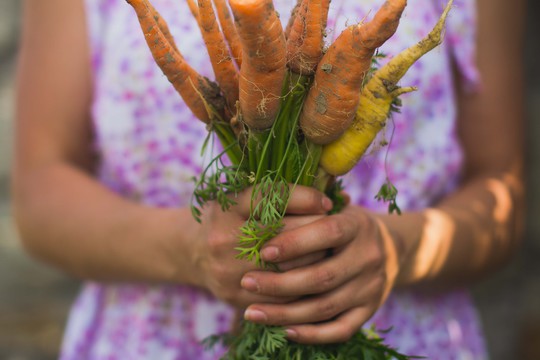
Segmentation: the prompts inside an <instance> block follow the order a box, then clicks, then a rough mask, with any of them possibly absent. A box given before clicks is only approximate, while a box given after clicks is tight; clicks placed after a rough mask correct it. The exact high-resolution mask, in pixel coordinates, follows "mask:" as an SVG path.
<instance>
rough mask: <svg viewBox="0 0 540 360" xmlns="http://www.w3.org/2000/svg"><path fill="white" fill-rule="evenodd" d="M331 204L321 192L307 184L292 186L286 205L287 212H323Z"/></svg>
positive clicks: (300, 213) (298, 213)
mask: <svg viewBox="0 0 540 360" xmlns="http://www.w3.org/2000/svg"><path fill="white" fill-rule="evenodd" d="M332 207H333V204H332V200H330V199H329V198H328V197H327V196H326V195H324V194H323V193H322V192H320V191H318V190H316V189H314V188H312V187H307V186H300V185H297V186H294V187H293V188H292V190H291V198H290V199H289V204H288V206H287V214H296V215H303V214H306V215H307V214H325V213H326V212H328V211H330V210H332Z"/></svg>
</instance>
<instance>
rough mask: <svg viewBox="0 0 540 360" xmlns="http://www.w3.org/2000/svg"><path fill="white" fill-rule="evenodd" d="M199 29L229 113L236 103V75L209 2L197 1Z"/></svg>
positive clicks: (206, 0) (208, 0) (204, 0)
mask: <svg viewBox="0 0 540 360" xmlns="http://www.w3.org/2000/svg"><path fill="white" fill-rule="evenodd" d="M198 4H199V22H198V23H199V27H200V29H201V33H202V36H203V39H204V42H205V44H206V49H207V50H208V55H210V61H211V63H212V68H213V69H214V74H215V75H216V80H217V82H218V84H219V86H220V88H221V90H222V91H223V95H224V96H225V99H226V100H227V105H228V109H229V110H230V112H232V110H233V109H234V106H235V104H236V101H238V74H237V71H236V67H235V66H234V63H233V62H232V59H231V56H230V54H229V49H228V47H227V44H226V43H225V38H224V36H223V34H222V33H221V31H220V29H219V24H218V22H217V19H216V15H215V13H214V8H213V6H212V1H211V0H198Z"/></svg>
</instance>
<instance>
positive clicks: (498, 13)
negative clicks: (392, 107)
mask: <svg viewBox="0 0 540 360" xmlns="http://www.w3.org/2000/svg"><path fill="white" fill-rule="evenodd" d="M478 4H479V14H480V17H479V22H480V23H479V40H480V41H479V48H478V62H479V68H480V71H481V74H482V78H483V87H482V91H481V92H478V93H475V94H465V93H458V94H457V95H458V101H459V118H458V121H459V123H458V124H459V135H460V137H461V141H462V144H463V147H464V151H465V155H466V163H465V178H464V181H463V183H462V184H461V186H460V188H459V189H457V190H456V191H455V192H454V193H453V194H451V195H449V196H448V197H447V198H445V199H443V200H442V201H441V202H440V203H438V204H437V205H436V206H434V207H432V208H429V209H426V210H424V211H421V212H411V213H404V214H403V215H402V216H400V217H398V216H388V215H381V214H374V213H371V212H369V211H368V210H367V209H364V208H361V207H357V206H348V207H347V208H346V209H345V210H344V211H343V212H342V213H340V214H338V215H332V216H324V215H322V214H324V213H325V211H326V210H328V208H329V207H330V205H331V204H329V202H328V199H326V198H325V197H324V196H323V195H322V194H320V193H318V192H317V191H315V190H313V189H308V188H304V187H298V188H296V190H295V191H294V193H293V198H292V200H291V202H290V208H289V216H287V217H286V229H285V231H284V232H283V233H282V234H280V235H279V236H277V237H276V238H275V239H273V240H272V241H271V242H270V243H269V244H268V245H267V246H266V247H265V249H264V251H263V256H264V257H265V259H266V260H268V261H275V262H277V263H278V264H279V266H280V267H281V269H282V270H284V272H282V273H270V272H262V271H258V270H256V269H255V268H254V267H253V266H252V265H251V264H248V263H245V262H241V261H237V260H234V254H235V253H234V251H233V250H232V249H233V247H234V246H235V244H236V233H237V231H238V230H237V229H238V227H239V226H240V225H241V224H242V223H243V221H244V220H245V219H246V218H247V215H248V212H249V194H248V193H243V194H240V195H239V197H238V202H239V204H238V206H236V207H234V208H233V209H232V211H229V212H226V213H223V212H221V210H219V207H218V206H216V205H214V204H211V205H209V206H207V207H206V208H205V209H204V211H203V223H202V225H199V224H197V223H196V222H195V221H194V220H193V219H192V217H191V214H190V213H189V210H188V209H156V208H151V207H146V206H143V205H140V204H137V203H134V202H131V201H129V200H127V199H123V198H121V197H119V196H117V195H115V194H114V193H112V192H111V191H109V190H108V189H106V188H105V187H104V186H103V185H101V184H100V183H99V182H97V181H96V179H95V177H94V175H93V168H94V166H95V161H94V159H93V158H92V155H91V151H90V150H91V129H90V126H91V125H90V116H89V109H90V105H91V93H92V80H91V73H90V63H89V53H88V44H87V38H86V33H85V31H86V30H85V25H84V13H83V7H82V3H81V1H75V0H48V1H47V2H43V1H41V0H26V1H25V5H24V17H25V19H24V20H25V21H24V28H23V35H22V42H21V53H20V57H19V73H18V88H17V107H16V110H17V124H16V136H17V138H16V159H15V167H14V182H13V195H14V206H15V213H16V218H17V221H18V225H19V229H20V234H21V238H22V240H23V243H24V245H25V246H26V248H27V249H28V251H29V252H30V253H32V254H33V255H34V256H36V257H37V258H40V259H42V260H44V261H47V262H49V263H51V264H53V265H55V266H57V267H58V268H60V269H62V270H63V271H65V272H67V273H70V274H73V275H75V276H78V277H80V278H83V279H93V280H98V281H104V282H109V281H111V282H112V281H115V282H116V281H132V282H154V283H180V284H190V285H194V286H198V287H202V288H205V289H208V290H209V291H210V292H212V293H213V294H214V295H216V296H217V297H218V298H220V299H222V300H224V301H226V302H228V303H230V304H232V305H235V306H237V307H239V308H244V307H246V306H247V310H246V311H245V313H244V315H245V317H246V318H249V319H251V320H253V321H259V322H262V323H268V324H283V325H287V327H288V332H289V337H290V338H291V339H293V340H295V341H299V342H303V343H328V342H334V341H342V340H346V339H347V338H349V337H350V336H351V335H352V333H353V332H354V331H356V329H357V328H358V327H359V326H361V325H362V324H363V323H364V322H365V321H367V320H368V319H369V318H370V317H371V316H372V314H373V313H374V312H375V311H376V309H377V308H378V307H379V306H380V305H381V304H382V303H383V302H384V300H385V299H386V297H387V295H388V293H389V292H390V291H391V290H392V289H394V288H397V287H405V286H415V287H418V288H421V289H425V290H426V291H437V290H439V289H441V290H444V289H448V288H451V287H453V286H456V285H460V286H461V285H464V284H465V283H468V282H470V281H473V280H475V279H478V278H481V277H482V276H485V275H486V274H489V273H491V272H492V271H494V270H495V269H498V268H500V267H501V266H502V265H503V264H504V263H505V262H506V261H507V260H508V259H509V258H510V257H511V255H512V253H513V252H514V251H515V250H516V249H517V248H518V245H519V240H518V239H519V237H520V233H521V229H522V224H521V219H522V218H523V214H522V211H523V198H524V190H523V178H522V168H523V150H522V144H523V122H522V119H523V104H522V99H523V93H522V85H523V84H522V74H521V68H522V64H521V57H520V54H521V53H522V51H521V50H522V43H521V41H520V39H521V35H522V24H523V18H524V17H523V10H524V4H523V1H515V2H508V1H504V0H479V1H478ZM65 14H70V16H65ZM500 24H504V26H500ZM66 29H70V31H65V30H66ZM66 99H69V101H66ZM273 249H274V250H273ZM328 249H332V250H333V255H332V256H331V257H325V256H324V255H325V253H326V252H327V250H328ZM323 258H324V259H323ZM305 295H310V297H309V298H307V297H305ZM261 314H262V315H261ZM315 321H321V322H318V323H317V324H315V323H314V322H315Z"/></svg>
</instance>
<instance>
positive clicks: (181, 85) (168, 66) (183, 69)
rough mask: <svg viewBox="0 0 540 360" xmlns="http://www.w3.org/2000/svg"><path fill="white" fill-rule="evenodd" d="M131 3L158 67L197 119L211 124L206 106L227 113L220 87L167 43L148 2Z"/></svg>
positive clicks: (134, 0) (133, 0) (135, 0)
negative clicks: (196, 69)
mask: <svg viewBox="0 0 540 360" xmlns="http://www.w3.org/2000/svg"><path fill="white" fill-rule="evenodd" d="M127 2H128V3H129V4H130V5H131V6H132V7H133V9H134V10H135V12H136V13H137V16H138V18H139V23H140V25H141V29H142V30H143V33H144V37H145V39H146V43H147V44H148V47H149V48H150V51H151V52H152V56H153V57H154V60H155V61H156V63H157V64H158V65H159V67H160V68H161V70H162V71H163V73H164V74H165V76H166V77H167V79H168V80H169V81H170V82H171V83H172V85H173V86H174V88H175V89H176V91H178V93H179V94H180V95H181V96H182V98H183V99H184V102H185V103H186V105H187V106H188V107H189V108H190V109H191V111H192V112H193V113H194V114H195V116H197V117H198V118H199V119H200V120H202V121H203V122H205V123H210V121H211V117H210V115H209V113H208V111H207V108H206V105H211V106H212V107H213V108H214V110H215V111H216V112H218V113H221V112H222V111H223V107H224V101H223V98H222V97H221V95H220V90H219V87H218V86H217V85H216V84H215V83H213V82H211V81H210V80H208V79H207V78H205V77H203V76H202V75H200V74H198V73H197V72H196V71H195V70H194V69H193V68H192V67H191V66H189V64H188V63H187V62H186V61H185V59H184V57H183V56H182V54H181V53H180V52H178V51H176V50H175V49H174V48H173V47H172V45H171V44H170V43H169V42H168V41H167V39H166V38H165V36H164V35H163V33H162V32H161V30H160V28H159V26H158V24H157V22H156V20H155V19H154V17H153V16H152V13H151V11H150V7H149V6H148V2H147V0H127ZM203 97H204V100H203ZM205 102H206V104H205Z"/></svg>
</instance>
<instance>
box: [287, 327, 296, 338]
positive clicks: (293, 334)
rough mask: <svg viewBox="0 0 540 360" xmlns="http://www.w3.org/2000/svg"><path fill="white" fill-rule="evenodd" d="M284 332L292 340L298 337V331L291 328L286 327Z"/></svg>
mask: <svg viewBox="0 0 540 360" xmlns="http://www.w3.org/2000/svg"><path fill="white" fill-rule="evenodd" d="M285 332H286V333H287V338H288V339H290V340H294V339H296V338H297V337H298V333H297V332H296V331H294V330H293V329H286V330H285Z"/></svg>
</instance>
